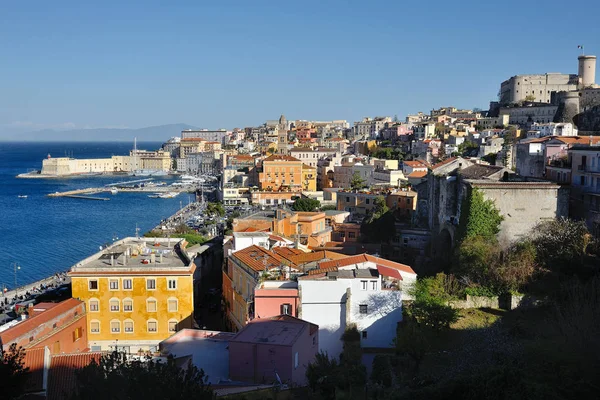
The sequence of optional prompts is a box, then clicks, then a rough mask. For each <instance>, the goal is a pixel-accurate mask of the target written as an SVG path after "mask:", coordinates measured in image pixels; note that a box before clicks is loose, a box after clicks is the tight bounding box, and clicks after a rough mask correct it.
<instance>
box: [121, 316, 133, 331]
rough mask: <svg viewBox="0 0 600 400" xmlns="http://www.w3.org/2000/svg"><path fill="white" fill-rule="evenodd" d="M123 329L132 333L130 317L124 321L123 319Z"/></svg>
mask: <svg viewBox="0 0 600 400" xmlns="http://www.w3.org/2000/svg"><path fill="white" fill-rule="evenodd" d="M123 330H124V331H125V333H133V320H132V319H126V320H125V321H123Z"/></svg>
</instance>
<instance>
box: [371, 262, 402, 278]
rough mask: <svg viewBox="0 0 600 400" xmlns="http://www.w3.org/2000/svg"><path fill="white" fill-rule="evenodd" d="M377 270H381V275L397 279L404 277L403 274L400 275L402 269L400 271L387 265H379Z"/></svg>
mask: <svg viewBox="0 0 600 400" xmlns="http://www.w3.org/2000/svg"><path fill="white" fill-rule="evenodd" d="M377 271H378V272H379V275H383V276H388V277H390V278H395V279H399V280H403V279H402V275H400V271H398V270H397V269H394V268H390V267H386V266H385V265H378V266H377Z"/></svg>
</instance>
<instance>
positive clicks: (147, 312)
mask: <svg viewBox="0 0 600 400" xmlns="http://www.w3.org/2000/svg"><path fill="white" fill-rule="evenodd" d="M185 244H186V243H185V241H183V240H181V239H169V238H139V239H138V238H125V239H123V240H120V241H118V242H116V243H115V244H113V245H112V246H110V247H107V248H106V249H104V250H102V251H100V252H98V253H96V254H94V255H93V256H91V257H88V258H86V259H85V260H83V261H81V262H79V263H78V264H76V265H75V266H73V267H72V268H71V271H70V272H69V276H70V277H71V281H72V290H73V297H74V298H78V299H79V300H82V301H83V302H85V305H86V310H87V315H88V322H87V323H88V340H89V343H88V346H89V347H90V348H91V349H92V350H110V349H113V350H114V348H115V346H118V348H119V350H122V351H127V352H131V353H136V352H138V351H139V350H140V349H142V350H154V349H156V346H157V345H158V343H159V342H160V341H162V340H164V339H166V338H168V337H169V336H171V335H172V334H173V333H175V332H177V331H178V330H180V329H183V328H192V327H193V326H194V323H193V311H194V301H193V297H194V272H195V265H194V263H193V260H191V259H190V258H189V256H188V255H187V253H186V252H185Z"/></svg>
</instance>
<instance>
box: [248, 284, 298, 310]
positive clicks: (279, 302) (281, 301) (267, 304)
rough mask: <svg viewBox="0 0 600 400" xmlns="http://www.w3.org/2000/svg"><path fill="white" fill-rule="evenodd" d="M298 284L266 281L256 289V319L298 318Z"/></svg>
mask: <svg viewBox="0 0 600 400" xmlns="http://www.w3.org/2000/svg"><path fill="white" fill-rule="evenodd" d="M299 305H300V298H299V296H298V283H297V282H293V281H264V282H262V283H261V284H260V287H258V288H256V289H254V315H256V318H268V317H275V316H277V315H291V316H292V317H298V306H299Z"/></svg>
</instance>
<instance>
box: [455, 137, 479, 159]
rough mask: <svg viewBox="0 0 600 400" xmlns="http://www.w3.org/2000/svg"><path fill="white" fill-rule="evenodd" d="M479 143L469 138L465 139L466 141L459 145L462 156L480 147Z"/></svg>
mask: <svg viewBox="0 0 600 400" xmlns="http://www.w3.org/2000/svg"><path fill="white" fill-rule="evenodd" d="M478 148H479V145H478V144H477V143H475V142H471V141H469V140H465V141H464V142H462V143H461V144H459V145H458V153H459V154H460V155H461V156H464V155H467V154H468V153H470V152H471V151H473V150H474V149H478Z"/></svg>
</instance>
